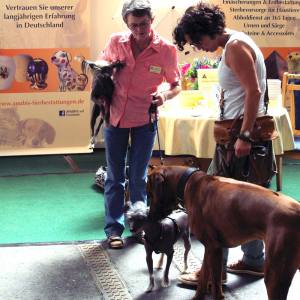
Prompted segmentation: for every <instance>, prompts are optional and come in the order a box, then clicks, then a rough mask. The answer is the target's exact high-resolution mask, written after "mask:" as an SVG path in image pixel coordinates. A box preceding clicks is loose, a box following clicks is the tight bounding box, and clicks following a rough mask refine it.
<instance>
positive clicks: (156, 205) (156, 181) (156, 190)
mask: <svg viewBox="0 0 300 300" xmlns="http://www.w3.org/2000/svg"><path fill="white" fill-rule="evenodd" d="M147 191H148V194H149V197H150V211H149V216H150V217H151V218H152V217H153V218H155V217H156V216H158V215H159V214H161V213H162V211H161V209H162V206H163V203H164V196H165V195H166V184H165V178H164V176H163V174H161V172H152V173H151V174H150V175H149V176H148V183H147Z"/></svg>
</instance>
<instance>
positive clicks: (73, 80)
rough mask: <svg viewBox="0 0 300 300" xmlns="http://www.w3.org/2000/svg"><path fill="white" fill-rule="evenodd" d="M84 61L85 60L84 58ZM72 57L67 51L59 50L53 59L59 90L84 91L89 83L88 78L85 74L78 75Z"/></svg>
mask: <svg viewBox="0 0 300 300" xmlns="http://www.w3.org/2000/svg"><path fill="white" fill-rule="evenodd" d="M82 59H83V58H82ZM71 60H72V56H71V54H70V53H69V52H67V51H62V50H59V51H57V52H56V53H54V54H53V56H52V57H51V62H52V63H53V64H54V65H55V66H57V69H58V79H59V90H60V91H61V92H65V91H67V90H68V91H73V90H77V91H83V90H84V89H85V87H86V85H87V83H88V77H87V75H86V74H85V73H81V74H78V73H77V72H76V71H75V70H74V69H73V68H72V67H71V64H70V62H71Z"/></svg>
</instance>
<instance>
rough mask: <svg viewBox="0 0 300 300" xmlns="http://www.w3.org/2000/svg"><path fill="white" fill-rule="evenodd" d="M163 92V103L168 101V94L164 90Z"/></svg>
mask: <svg viewBox="0 0 300 300" xmlns="http://www.w3.org/2000/svg"><path fill="white" fill-rule="evenodd" d="M161 94H162V96H163V97H162V100H163V103H165V102H166V101H167V96H166V93H164V92H161Z"/></svg>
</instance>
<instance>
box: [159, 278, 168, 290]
mask: <svg viewBox="0 0 300 300" xmlns="http://www.w3.org/2000/svg"><path fill="white" fill-rule="evenodd" d="M161 286H162V287H164V288H166V287H168V286H170V281H169V278H163V279H162V281H161Z"/></svg>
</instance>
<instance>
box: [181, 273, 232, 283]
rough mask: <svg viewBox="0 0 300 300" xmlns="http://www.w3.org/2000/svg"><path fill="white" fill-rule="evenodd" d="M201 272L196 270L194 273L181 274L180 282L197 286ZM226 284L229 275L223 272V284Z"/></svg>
mask: <svg viewBox="0 0 300 300" xmlns="http://www.w3.org/2000/svg"><path fill="white" fill-rule="evenodd" d="M199 271H200V270H196V271H194V272H192V273H186V274H181V275H179V276H178V280H179V281H180V282H181V283H183V284H185V285H191V286H197V285H198V274H199ZM226 283H227V273H226V272H222V284H226Z"/></svg>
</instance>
